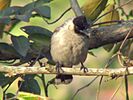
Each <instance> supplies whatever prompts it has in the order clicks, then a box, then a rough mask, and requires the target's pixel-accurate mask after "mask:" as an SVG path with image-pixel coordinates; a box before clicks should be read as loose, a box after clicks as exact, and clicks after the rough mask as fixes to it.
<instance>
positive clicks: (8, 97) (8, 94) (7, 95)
mask: <svg viewBox="0 0 133 100" xmlns="http://www.w3.org/2000/svg"><path fill="white" fill-rule="evenodd" d="M5 97H6V98H5V99H10V98H13V97H15V94H12V93H7V94H6V95H5Z"/></svg>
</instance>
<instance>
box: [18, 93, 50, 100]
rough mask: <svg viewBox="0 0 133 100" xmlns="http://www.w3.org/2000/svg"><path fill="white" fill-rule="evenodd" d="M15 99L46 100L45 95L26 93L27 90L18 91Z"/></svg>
mask: <svg viewBox="0 0 133 100" xmlns="http://www.w3.org/2000/svg"><path fill="white" fill-rule="evenodd" d="M17 99H19V100H48V99H47V97H44V96H40V95H35V94H32V93H27V92H19V93H18V98H17Z"/></svg>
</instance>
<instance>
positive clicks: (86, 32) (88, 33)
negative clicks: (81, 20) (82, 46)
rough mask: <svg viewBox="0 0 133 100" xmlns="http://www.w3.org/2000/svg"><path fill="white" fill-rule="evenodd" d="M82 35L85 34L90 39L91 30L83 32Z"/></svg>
mask: <svg viewBox="0 0 133 100" xmlns="http://www.w3.org/2000/svg"><path fill="white" fill-rule="evenodd" d="M82 33H83V34H84V35H86V36H87V37H90V30H89V29H85V30H83V31H82Z"/></svg>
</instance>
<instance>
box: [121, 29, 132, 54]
mask: <svg viewBox="0 0 133 100" xmlns="http://www.w3.org/2000/svg"><path fill="white" fill-rule="evenodd" d="M132 30H133V28H131V29H130V30H129V32H128V33H127V35H126V37H125V38H124V40H123V42H122V44H121V46H120V48H119V51H120V52H121V50H122V48H123V46H124V44H125V42H126V40H127V38H128V37H129V35H130V34H131V32H132Z"/></svg>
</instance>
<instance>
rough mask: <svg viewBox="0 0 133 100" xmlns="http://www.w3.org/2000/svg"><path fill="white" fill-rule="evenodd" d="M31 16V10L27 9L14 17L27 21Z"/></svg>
mask: <svg viewBox="0 0 133 100" xmlns="http://www.w3.org/2000/svg"><path fill="white" fill-rule="evenodd" d="M31 16H32V11H27V12H25V13H24V14H23V15H16V16H15V18H17V19H19V20H21V21H24V22H29V20H30V18H31Z"/></svg>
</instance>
